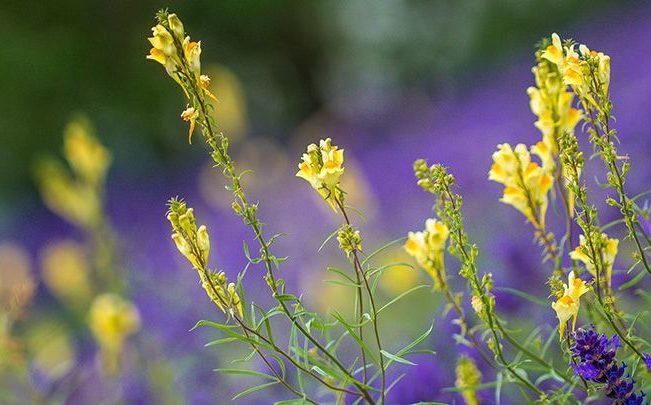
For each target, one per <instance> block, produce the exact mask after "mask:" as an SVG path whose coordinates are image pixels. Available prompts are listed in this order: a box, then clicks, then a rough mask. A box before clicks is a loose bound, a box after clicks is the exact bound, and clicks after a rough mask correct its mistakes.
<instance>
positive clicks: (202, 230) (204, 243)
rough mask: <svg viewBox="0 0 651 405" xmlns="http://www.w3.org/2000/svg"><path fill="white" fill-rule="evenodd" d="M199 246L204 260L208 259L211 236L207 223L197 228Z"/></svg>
mask: <svg viewBox="0 0 651 405" xmlns="http://www.w3.org/2000/svg"><path fill="white" fill-rule="evenodd" d="M197 246H199V250H201V254H202V255H203V260H204V262H207V261H208V254H209V253H210V237H209V236H208V230H207V229H206V225H201V226H200V227H199V229H198V230H197Z"/></svg>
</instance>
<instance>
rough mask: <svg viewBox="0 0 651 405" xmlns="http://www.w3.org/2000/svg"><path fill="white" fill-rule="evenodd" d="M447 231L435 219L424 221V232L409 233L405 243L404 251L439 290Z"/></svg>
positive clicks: (443, 268) (441, 281)
mask: <svg viewBox="0 0 651 405" xmlns="http://www.w3.org/2000/svg"><path fill="white" fill-rule="evenodd" d="M448 234H449V230H448V227H447V226H445V224H444V223H443V222H441V221H439V220H437V219H434V218H429V219H428V220H427V221H425V230H424V231H418V232H409V233H408V234H407V241H406V242H405V246H404V248H405V251H406V252H407V253H408V254H409V255H410V256H412V257H413V258H414V259H415V260H416V262H417V263H418V265H419V266H421V267H422V268H423V269H425V271H427V273H428V274H429V275H430V276H431V277H432V279H433V280H434V286H435V287H436V288H441V287H442V285H443V283H445V266H444V260H443V252H444V250H445V242H446V241H447V239H448Z"/></svg>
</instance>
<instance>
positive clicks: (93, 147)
mask: <svg viewBox="0 0 651 405" xmlns="http://www.w3.org/2000/svg"><path fill="white" fill-rule="evenodd" d="M63 151H64V156H65V158H66V160H67V161H68V162H69V163H70V166H71V167H72V169H73V170H74V171H75V174H77V175H78V176H79V177H81V178H83V179H84V181H86V182H87V183H89V184H91V185H94V186H97V185H100V184H102V183H103V182H104V177H105V176H106V172H107V171H108V168H109V166H110V165H111V160H112V159H111V153H110V152H109V151H108V149H106V148H105V147H104V145H102V144H101V143H100V142H99V141H98V140H97V137H95V135H94V134H93V129H92V127H91V124H90V122H89V121H88V119H86V118H83V117H78V118H76V119H74V120H72V121H70V122H69V123H68V125H67V126H66V129H65V131H64V134H63Z"/></svg>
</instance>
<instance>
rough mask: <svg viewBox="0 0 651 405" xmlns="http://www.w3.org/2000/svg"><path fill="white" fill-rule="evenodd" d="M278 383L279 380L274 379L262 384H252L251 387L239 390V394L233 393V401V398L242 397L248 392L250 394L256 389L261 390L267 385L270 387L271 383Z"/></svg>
mask: <svg viewBox="0 0 651 405" xmlns="http://www.w3.org/2000/svg"><path fill="white" fill-rule="evenodd" d="M278 383H280V381H278V380H276V381H272V382H268V383H264V384H260V385H255V386H253V387H251V388H249V389H246V390H244V391H242V392H240V393H239V394H237V395H235V396H234V397H233V401H235V400H237V399H240V398H242V397H245V396H247V395H249V394H252V393H254V392H257V391H260V390H263V389H265V388H269V387H271V386H273V385H276V384H278Z"/></svg>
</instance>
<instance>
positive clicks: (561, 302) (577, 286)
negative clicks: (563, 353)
mask: <svg viewBox="0 0 651 405" xmlns="http://www.w3.org/2000/svg"><path fill="white" fill-rule="evenodd" d="M588 291H590V288H589V287H588V286H587V285H586V283H585V281H583V280H581V279H580V278H577V277H575V276H574V272H573V271H572V272H570V274H569V276H568V283H567V284H564V292H563V295H562V296H561V297H559V298H558V300H557V301H556V302H554V303H552V308H553V309H554V311H556V316H557V317H558V321H559V334H560V336H561V339H562V337H563V334H564V332H565V326H566V325H567V322H568V321H569V320H570V318H573V320H572V330H574V327H575V326H576V319H577V316H578V315H579V308H580V298H581V296H582V295H583V294H585V293H587V292H588Z"/></svg>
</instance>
